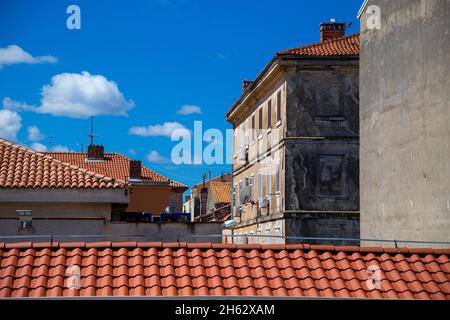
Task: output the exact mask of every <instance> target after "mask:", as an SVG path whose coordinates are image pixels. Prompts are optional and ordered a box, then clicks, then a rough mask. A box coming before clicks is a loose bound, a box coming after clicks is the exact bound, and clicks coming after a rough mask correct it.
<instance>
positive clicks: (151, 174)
mask: <svg viewBox="0 0 450 320" xmlns="http://www.w3.org/2000/svg"><path fill="white" fill-rule="evenodd" d="M45 154H46V155H49V156H51V157H53V158H55V159H59V160H61V161H64V162H68V163H72V164H74V165H77V166H79V167H81V168H85V169H88V170H90V171H93V172H97V173H101V174H104V175H105V176H109V177H112V178H114V179H118V180H122V181H128V176H129V173H130V161H131V159H130V158H128V157H126V156H124V155H122V154H119V153H105V154H104V155H105V160H104V161H86V157H87V154H86V153H83V152H45ZM141 178H142V180H143V181H145V182H169V183H170V185H171V186H172V187H173V188H175V189H187V187H186V186H185V185H184V184H181V183H179V182H176V181H173V180H170V179H169V178H166V177H164V176H163V175H161V174H159V173H157V172H155V171H153V170H151V169H149V168H147V167H145V166H142V177H141Z"/></svg>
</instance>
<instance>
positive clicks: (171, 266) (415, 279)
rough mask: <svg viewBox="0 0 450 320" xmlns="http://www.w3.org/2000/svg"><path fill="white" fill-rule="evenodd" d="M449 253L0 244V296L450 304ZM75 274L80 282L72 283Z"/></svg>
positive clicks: (330, 248)
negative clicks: (374, 277)
mask: <svg viewBox="0 0 450 320" xmlns="http://www.w3.org/2000/svg"><path fill="white" fill-rule="evenodd" d="M449 256H450V249H435V250H433V249H428V250H425V249H396V248H390V249H382V248H359V247H333V246H310V245H227V244H212V243H182V242H177V243H160V242H159V243H136V242H122V243H114V242H113V243H111V242H97V243H84V242H81V243H17V244H3V243H0V297H29V296H33V297H34V296H41V297H45V296H78V295H79V296H112V295H115V296H180V295H187V296H196V295H219V296H223V295H243V296H304V297H341V298H407V299H450V258H449ZM373 268H379V270H380V282H379V287H376V288H370V286H369V283H368V281H367V280H368V278H369V273H368V269H373ZM78 271H79V272H78ZM77 274H79V280H80V281H79V282H77V281H75V282H73V280H74V278H73V277H74V275H75V278H76V279H78V278H77ZM74 283H77V286H78V287H79V288H78V287H74V285H73V284H74Z"/></svg>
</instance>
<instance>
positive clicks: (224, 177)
mask: <svg viewBox="0 0 450 320" xmlns="http://www.w3.org/2000/svg"><path fill="white" fill-rule="evenodd" d="M211 181H219V182H231V174H230V173H224V174H223V175H220V176H217V177H214V178H211V179H208V180H205V186H206V187H208V186H209V184H210V183H211ZM202 185H203V183H202V182H201V183H198V184H196V185H195V186H193V187H192V194H193V196H194V197H199V196H200V189H201V187H202Z"/></svg>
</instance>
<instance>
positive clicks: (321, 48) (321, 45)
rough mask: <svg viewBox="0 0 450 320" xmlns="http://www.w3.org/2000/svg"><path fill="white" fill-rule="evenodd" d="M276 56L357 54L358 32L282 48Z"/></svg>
mask: <svg viewBox="0 0 450 320" xmlns="http://www.w3.org/2000/svg"><path fill="white" fill-rule="evenodd" d="M277 55H278V56H283V55H295V56H358V55H359V33H357V34H353V35H349V36H345V37H341V38H335V39H330V40H325V41H321V42H317V43H313V44H308V45H304V46H300V47H295V48H290V49H286V50H282V51H280V52H278V53H277Z"/></svg>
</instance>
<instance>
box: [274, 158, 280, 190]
mask: <svg viewBox="0 0 450 320" xmlns="http://www.w3.org/2000/svg"><path fill="white" fill-rule="evenodd" d="M280 178H281V177H280V161H277V163H276V172H275V190H276V192H277V193H279V192H280V183H281V182H280Z"/></svg>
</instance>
